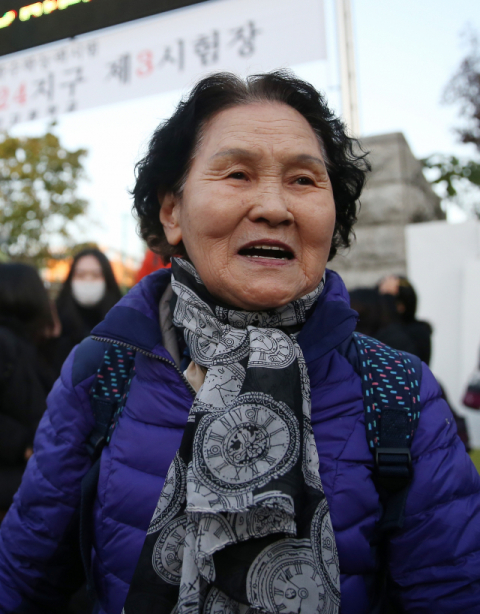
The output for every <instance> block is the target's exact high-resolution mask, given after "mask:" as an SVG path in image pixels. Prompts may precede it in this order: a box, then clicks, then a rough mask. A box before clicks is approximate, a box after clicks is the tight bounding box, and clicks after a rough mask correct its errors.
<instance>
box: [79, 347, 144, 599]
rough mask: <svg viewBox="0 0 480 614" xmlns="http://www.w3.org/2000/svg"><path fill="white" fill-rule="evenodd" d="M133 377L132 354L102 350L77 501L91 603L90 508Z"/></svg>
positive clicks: (81, 546) (117, 350)
mask: <svg viewBox="0 0 480 614" xmlns="http://www.w3.org/2000/svg"><path fill="white" fill-rule="evenodd" d="M134 373H135V352H134V351H133V350H130V349H128V348H124V347H121V346H120V345H118V344H116V343H112V344H110V345H109V346H108V348H107V349H106V350H105V353H104V355H103V360H102V364H101V365H100V367H99V368H98V370H97V375H96V377H95V380H94V382H93V385H92V388H91V389H90V402H91V405H92V411H93V415H94V418H95V426H94V428H93V430H92V432H91V433H90V435H89V437H88V440H87V451H88V454H89V456H90V458H91V459H92V461H93V465H92V466H91V467H90V469H89V470H88V471H87V473H86V474H85V476H84V477H83V479H82V493H81V501H80V553H81V556H82V563H83V569H84V571H85V577H86V580H87V589H88V592H89V593H90V596H91V597H92V599H95V585H94V581H93V573H92V562H91V553H92V544H93V515H92V510H93V505H94V502H95V497H96V495H97V486H98V478H99V475H100V456H101V454H102V450H103V448H104V447H105V446H106V445H108V444H109V443H110V439H111V436H112V432H113V430H114V428H115V425H116V424H117V421H118V418H119V416H120V414H121V413H122V410H123V408H124V406H125V402H126V400H127V397H128V393H129V391H130V383H131V381H132V378H133V375H134Z"/></svg>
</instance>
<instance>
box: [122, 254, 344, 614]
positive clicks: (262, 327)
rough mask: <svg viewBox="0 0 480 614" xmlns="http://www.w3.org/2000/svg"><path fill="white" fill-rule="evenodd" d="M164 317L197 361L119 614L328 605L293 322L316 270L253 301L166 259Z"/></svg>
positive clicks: (333, 564)
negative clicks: (272, 296) (286, 296)
mask: <svg viewBox="0 0 480 614" xmlns="http://www.w3.org/2000/svg"><path fill="white" fill-rule="evenodd" d="M172 273H173V274H172V288H173V291H174V293H175V295H176V297H175V298H176V303H175V307H174V312H173V322H174V324H175V326H177V327H181V328H182V329H183V330H184V336H185V341H186V343H187V345H188V347H189V350H190V354H191V357H192V360H193V361H194V362H195V363H196V364H198V365H201V366H202V367H204V368H206V369H207V372H206V376H205V381H204V383H203V385H202V387H201V388H200V390H199V391H198V394H197V396H196V398H195V401H194V402H193V405H192V408H191V410H190V414H189V417H188V421H187V424H186V427H185V432H184V435H183V439H182V443H181V446H180V449H179V450H178V452H177V454H176V456H175V458H174V460H173V462H172V464H171V466H170V469H169V471H168V474H167V477H166V480H165V485H164V487H163V490H162V493H161V495H160V499H159V501H158V504H157V508H156V510H155V513H154V515H153V518H152V520H151V522H150V526H149V528H148V532H147V537H146V540H145V544H144V546H143V550H142V552H141V555H140V560H139V563H138V565H137V568H136V570H135V574H134V577H133V580H132V583H131V586H130V591H129V594H128V597H127V600H126V603H125V608H124V611H123V612H124V614H153V613H155V614H171V613H175V614H254V613H256V614H260V613H261V614H275V613H277V612H278V613H281V614H299V613H301V614H314V613H318V614H320V613H321V614H337V613H338V610H339V604H340V574H339V566H338V556H337V549H336V545H335V537H334V534H333V530H332V524H331V520H330V514H329V510H328V504H327V501H326V498H325V495H324V493H323V489H322V483H321V480H320V476H319V461H318V454H317V447H316V443H315V439H314V436H313V430H312V427H311V421H310V409H311V406H310V381H309V377H308V372H307V367H306V364H305V360H304V357H303V354H302V351H301V349H300V346H299V345H298V343H297V341H296V339H295V334H288V333H287V332H286V331H290V332H291V331H292V327H293V329H294V330H295V329H296V330H298V328H299V325H302V324H303V323H304V322H305V319H306V314H307V312H308V310H309V309H310V308H311V307H312V305H313V304H314V303H315V301H316V300H317V298H318V296H319V295H320V293H321V292H322V290H323V286H324V283H323V281H322V283H321V284H320V285H319V287H318V288H316V290H314V291H313V292H311V293H310V294H307V295H306V296H304V297H303V298H301V299H298V300H296V301H293V302H292V303H289V304H288V305H285V306H284V307H280V308H278V309H273V310H269V311H265V312H250V311H240V310H235V309H231V308H229V307H228V306H226V305H219V304H218V301H216V300H215V299H214V298H213V297H212V296H211V295H210V294H209V292H208V290H207V289H206V287H205V285H204V284H203V283H202V280H201V279H200V277H199V275H198V273H197V271H196V270H195V268H194V267H193V266H192V265H191V264H190V263H188V262H187V261H185V260H181V259H175V260H174V262H173V264H172Z"/></svg>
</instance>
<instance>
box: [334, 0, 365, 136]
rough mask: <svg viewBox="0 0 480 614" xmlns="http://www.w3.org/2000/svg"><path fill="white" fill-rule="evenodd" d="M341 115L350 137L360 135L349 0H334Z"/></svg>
mask: <svg viewBox="0 0 480 614" xmlns="http://www.w3.org/2000/svg"><path fill="white" fill-rule="evenodd" d="M336 9H337V31H338V47H339V52H340V84H341V91H342V114H343V119H344V120H345V123H346V124H347V126H348V128H349V131H350V133H351V135H352V136H355V137H357V136H359V135H360V119H359V116H358V97H357V77H356V72H355V49H354V41H353V27H352V11H351V6H350V0H336Z"/></svg>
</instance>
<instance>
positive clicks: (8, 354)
mask: <svg viewBox="0 0 480 614" xmlns="http://www.w3.org/2000/svg"><path fill="white" fill-rule="evenodd" d="M58 332H59V331H58V325H57V326H56V325H55V321H54V317H53V314H52V311H51V303H50V299H49V297H48V294H47V291H46V290H45V287H44V285H43V282H42V280H41V279H40V277H39V275H38V273H37V271H36V270H35V269H34V268H33V267H31V266H28V265H26V264H20V263H18V264H17V263H6V264H0V517H3V515H4V514H5V512H6V510H7V509H8V508H9V507H10V505H11V503H12V499H13V495H14V494H15V492H16V491H17V489H18V487H19V486H20V482H21V479H22V475H23V472H24V469H25V466H26V463H27V460H28V459H29V458H30V456H31V454H32V445H33V438H34V435H35V431H36V429H37V426H38V423H39V421H40V418H41V417H42V415H43V412H44V411H45V408H46V398H47V394H48V393H49V391H50V389H51V387H52V386H53V383H54V380H55V371H54V369H53V368H52V366H51V365H50V364H49V356H48V353H49V352H48V349H49V346H48V341H49V339H51V338H52V336H53V335H55V334H58Z"/></svg>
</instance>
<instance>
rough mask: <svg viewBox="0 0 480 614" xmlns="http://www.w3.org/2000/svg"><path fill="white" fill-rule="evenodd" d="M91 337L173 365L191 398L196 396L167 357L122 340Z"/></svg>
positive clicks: (174, 365)
mask: <svg viewBox="0 0 480 614" xmlns="http://www.w3.org/2000/svg"><path fill="white" fill-rule="evenodd" d="M91 339H94V340H95V341H101V342H103V343H111V344H116V345H120V346H122V347H124V348H128V349H129V350H134V351H135V352H139V353H140V354H143V355H144V356H148V358H154V359H155V360H159V361H160V362H166V363H167V365H170V366H171V367H173V368H174V369H175V371H176V372H177V373H178V374H179V375H180V377H181V378H182V380H183V382H184V384H185V386H186V387H187V388H188V390H189V392H190V393H191V395H192V396H193V398H195V397H196V395H197V393H196V391H195V389H194V388H193V387H192V385H191V384H190V382H189V381H188V379H187V378H186V377H185V375H184V374H183V373H182V372H181V371H180V369H179V368H178V367H177V365H176V364H175V363H174V362H173V360H168V358H164V357H163V356H158V354H154V353H153V352H147V351H146V350H142V348H137V347H135V346H134V345H130V344H129V343H124V342H123V341H116V340H114V339H107V338H106V337H97V336H96V335H92V336H91Z"/></svg>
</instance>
